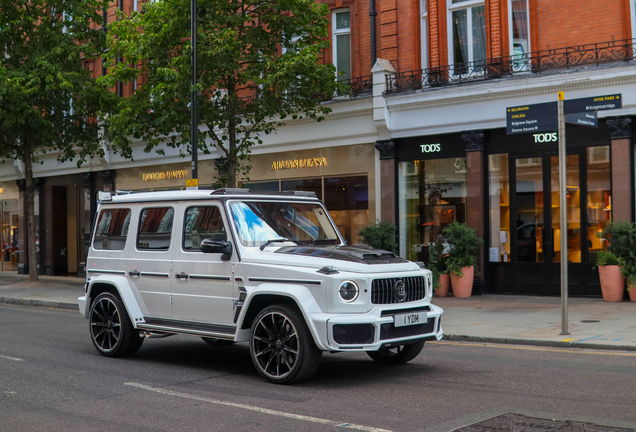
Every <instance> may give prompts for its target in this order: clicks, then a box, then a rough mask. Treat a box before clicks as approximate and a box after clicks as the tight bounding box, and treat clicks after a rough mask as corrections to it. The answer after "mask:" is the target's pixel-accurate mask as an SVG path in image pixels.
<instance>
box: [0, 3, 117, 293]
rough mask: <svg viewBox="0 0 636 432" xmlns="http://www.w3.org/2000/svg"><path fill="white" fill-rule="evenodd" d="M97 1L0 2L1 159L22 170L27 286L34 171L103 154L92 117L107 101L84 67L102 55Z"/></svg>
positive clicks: (33, 263) (32, 264)
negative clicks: (51, 157) (42, 162)
mask: <svg viewBox="0 0 636 432" xmlns="http://www.w3.org/2000/svg"><path fill="white" fill-rule="evenodd" d="M107 4H108V3H107V1H101V0H0V157H2V158H4V159H9V160H10V159H14V160H20V161H22V162H23V163H24V177H25V178H24V180H25V186H26V188H25V201H26V227H27V240H28V241H27V250H28V259H29V260H28V263H29V280H30V281H37V280H38V275H37V255H36V244H35V224H34V202H33V198H34V191H33V164H34V163H37V162H38V157H39V156H42V155H43V154H45V153H47V152H51V151H55V152H59V157H58V160H59V161H60V162H63V161H69V160H73V159H76V158H77V164H78V166H80V165H81V164H82V163H83V162H84V161H85V160H86V158H87V157H89V156H91V155H97V154H100V153H103V150H102V148H101V146H100V140H99V138H98V124H97V118H98V117H99V110H100V109H104V108H105V107H106V106H107V105H108V103H112V102H113V95H112V94H111V93H110V92H109V91H108V89H106V88H105V87H104V86H102V85H97V83H96V81H95V80H94V79H93V78H92V77H91V73H90V71H89V70H87V69H85V68H84V62H85V61H87V60H90V59H91V58H94V57H95V56H96V54H99V53H101V52H102V50H103V47H104V44H105V37H104V32H103V31H102V30H100V27H99V26H100V23H101V19H102V18H101V13H100V12H99V11H101V10H102V9H103V8H104V7H106V6H107Z"/></svg>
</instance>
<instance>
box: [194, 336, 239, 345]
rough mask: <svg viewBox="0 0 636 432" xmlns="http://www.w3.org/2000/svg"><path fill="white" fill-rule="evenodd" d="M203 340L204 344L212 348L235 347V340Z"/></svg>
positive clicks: (206, 338)
mask: <svg viewBox="0 0 636 432" xmlns="http://www.w3.org/2000/svg"><path fill="white" fill-rule="evenodd" d="M201 339H203V342H205V343H206V344H208V345H210V346H214V347H224V346H230V345H234V341H233V340H227V339H217V338H209V337H202V338H201Z"/></svg>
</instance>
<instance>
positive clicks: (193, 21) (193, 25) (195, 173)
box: [190, 0, 199, 186]
mask: <svg viewBox="0 0 636 432" xmlns="http://www.w3.org/2000/svg"><path fill="white" fill-rule="evenodd" d="M190 14H191V16H190V38H191V39H192V95H191V100H190V116H191V122H192V124H191V135H192V140H191V141H192V143H191V144H192V179H193V180H197V179H198V178H199V167H198V156H199V155H198V152H199V147H198V145H197V144H198V137H197V135H198V131H199V123H198V121H197V91H196V85H197V0H192V3H191V5H190ZM196 183H197V185H198V181H197V182H196ZM197 185H195V186H197Z"/></svg>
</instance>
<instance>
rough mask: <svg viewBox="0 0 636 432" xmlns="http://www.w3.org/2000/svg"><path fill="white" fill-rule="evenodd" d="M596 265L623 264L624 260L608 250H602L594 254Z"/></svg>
mask: <svg viewBox="0 0 636 432" xmlns="http://www.w3.org/2000/svg"><path fill="white" fill-rule="evenodd" d="M596 265H597V266H606V265H618V266H623V265H625V260H624V259H623V258H619V257H617V256H616V255H614V254H613V253H611V252H610V251H606V250H602V251H599V252H598V253H597V254H596Z"/></svg>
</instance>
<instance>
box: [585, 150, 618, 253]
mask: <svg viewBox="0 0 636 432" xmlns="http://www.w3.org/2000/svg"><path fill="white" fill-rule="evenodd" d="M586 153H587V248H588V252H589V253H588V260H589V261H588V262H590V263H595V262H596V254H597V253H598V251H600V250H602V249H605V248H606V247H607V245H606V244H604V243H603V240H601V239H599V238H598V237H596V234H597V233H599V232H601V231H602V230H603V229H604V228H605V226H606V225H607V224H608V223H609V222H611V220H612V187H611V179H610V148H609V146H602V147H588V149H587V152H586Z"/></svg>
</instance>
